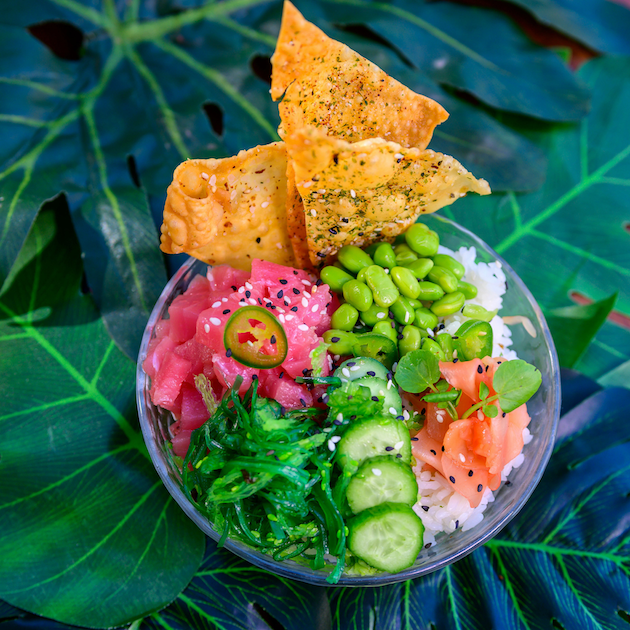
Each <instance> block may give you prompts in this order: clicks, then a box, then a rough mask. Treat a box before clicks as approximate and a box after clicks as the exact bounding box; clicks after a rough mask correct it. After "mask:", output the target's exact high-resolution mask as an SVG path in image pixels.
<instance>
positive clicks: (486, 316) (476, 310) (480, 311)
mask: <svg viewBox="0 0 630 630" xmlns="http://www.w3.org/2000/svg"><path fill="white" fill-rule="evenodd" d="M497 313H498V311H489V310H487V309H485V308H484V307H483V306H479V305H478V304H466V306H464V308H463V309H462V315H465V316H466V317H470V318H471V319H479V320H481V321H482V322H489V321H490V320H491V319H492V318H493V317H494V316H495V315H496V314H497Z"/></svg>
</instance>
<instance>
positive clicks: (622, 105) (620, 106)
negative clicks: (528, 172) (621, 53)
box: [446, 57, 630, 378]
mask: <svg viewBox="0 0 630 630" xmlns="http://www.w3.org/2000/svg"><path fill="white" fill-rule="evenodd" d="M580 75H581V76H582V78H583V79H584V80H585V81H586V82H587V83H588V84H589V85H590V86H591V87H592V90H593V94H594V99H593V110H592V112H591V113H590V114H589V115H588V117H587V118H585V119H584V121H583V122H582V123H580V124H578V125H573V126H568V127H564V128H560V129H558V130H557V131H556V132H555V133H554V134H552V135H545V137H544V142H546V143H549V146H548V158H549V170H548V173H547V180H546V182H545V185H544V186H543V187H542V188H541V189H540V190H538V191H536V192H534V193H530V194H526V195H516V194H509V193H508V194H505V195H492V196H491V197H476V198H473V197H466V198H465V199H462V200H461V203H457V204H455V205H453V206H451V208H452V211H451V210H447V212H446V214H449V215H450V216H452V217H454V218H455V220H457V221H458V222H460V223H462V224H464V225H468V226H469V227H470V228H471V229H472V230H474V231H475V232H476V233H477V234H478V235H479V236H481V238H483V239H484V240H485V241H486V242H488V243H489V244H490V245H491V246H493V247H494V249H495V250H496V251H497V252H498V253H499V254H501V255H502V256H504V257H505V259H506V260H507V261H508V262H509V263H510V264H511V265H512V266H513V267H514V268H515V270H516V272H517V273H518V274H519V276H520V277H521V278H522V279H523V281H524V282H525V284H526V285H527V286H528V287H529V289H530V290H531V291H532V293H533V294H534V296H535V297H536V298H537V300H538V301H539V303H540V304H541V305H542V306H543V308H544V309H548V310H549V309H555V308H559V307H565V306H570V305H571V304H573V302H572V301H571V300H570V298H569V296H570V294H571V292H575V293H577V294H578V295H580V296H583V297H585V298H587V299H590V300H591V301H600V300H603V299H605V298H608V297H610V296H611V295H613V294H615V293H617V292H619V296H618V298H617V301H616V304H615V310H617V311H619V312H620V313H621V314H626V315H627V314H628V313H630V291H628V288H629V287H630V233H629V232H628V229H627V227H628V185H630V141H629V138H630V115H628V112H629V111H630V64H629V63H628V59H627V58H624V57H620V58H612V57H611V58H602V59H597V60H593V61H591V62H589V63H588V64H586V65H585V66H584V67H583V68H582V69H581V70H580ZM629 358H630V331H628V329H624V328H622V327H620V326H618V325H616V324H614V323H611V322H607V323H606V324H605V325H604V326H603V327H602V329H601V330H600V331H599V333H598V334H597V336H596V337H595V341H594V343H592V344H591V345H590V346H589V348H588V349H587V350H586V352H585V354H584V355H583V356H582V358H581V359H580V360H579V361H578V362H577V363H576V364H575V367H576V368H577V369H578V370H580V371H582V372H584V373H585V374H587V375H590V376H591V377H594V378H598V377H599V376H601V375H603V374H605V373H606V372H608V371H610V370H611V369H613V368H614V367H616V366H617V365H619V364H620V363H622V362H624V361H627V360H628V359H629Z"/></svg>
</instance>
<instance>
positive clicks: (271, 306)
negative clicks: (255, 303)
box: [267, 304, 278, 311]
mask: <svg viewBox="0 0 630 630" xmlns="http://www.w3.org/2000/svg"><path fill="white" fill-rule="evenodd" d="M267 306H268V307H269V308H270V309H271V310H272V311H275V310H276V309H277V308H278V307H277V306H276V305H275V304H268V305H267Z"/></svg>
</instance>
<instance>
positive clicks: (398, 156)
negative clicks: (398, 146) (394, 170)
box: [394, 153, 405, 160]
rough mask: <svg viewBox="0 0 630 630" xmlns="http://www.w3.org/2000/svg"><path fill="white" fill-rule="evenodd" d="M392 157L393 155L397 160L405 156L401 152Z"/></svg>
mask: <svg viewBox="0 0 630 630" xmlns="http://www.w3.org/2000/svg"><path fill="white" fill-rule="evenodd" d="M394 157H395V158H396V159H397V160H402V159H403V158H404V157H405V156H404V155H403V154H402V153H396V154H395V155H394Z"/></svg>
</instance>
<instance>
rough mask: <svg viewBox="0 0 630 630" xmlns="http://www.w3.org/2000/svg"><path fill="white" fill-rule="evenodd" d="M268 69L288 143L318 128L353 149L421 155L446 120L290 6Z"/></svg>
mask: <svg viewBox="0 0 630 630" xmlns="http://www.w3.org/2000/svg"><path fill="white" fill-rule="evenodd" d="M271 62H272V68H273V72H272V77H271V97H272V98H273V99H274V100H278V99H279V98H281V97H282V95H283V94H284V98H283V99H282V102H281V103H280V106H279V108H280V118H281V120H282V124H281V126H280V130H279V131H280V135H281V137H283V138H286V137H287V136H290V135H291V134H292V133H294V132H296V131H298V130H299V129H302V128H303V127H305V126H306V125H314V126H315V127H321V128H323V129H324V130H325V131H326V132H327V133H328V134H329V135H331V136H334V137H337V138H343V139H344V140H347V141H348V142H356V141H358V140H365V139H366V138H375V137H379V138H384V139H385V140H393V141H395V142H398V143H399V144H401V145H402V146H405V147H419V148H421V149H424V148H425V147H426V146H427V145H428V144H429V141H430V140H431V136H432V135H433V130H434V129H435V127H436V125H439V124H440V123H441V122H444V121H445V120H446V119H447V118H448V114H447V112H446V111H445V110H444V108H443V107H442V106H441V105H440V104H439V103H436V102H435V101H434V100H432V99H430V98H427V97H426V96H421V95H420V94H416V93H415V92H413V91H411V90H410V89H409V88H408V87H406V86H404V85H403V84H402V83H399V82H398V81H396V80H395V79H392V78H391V77H390V76H388V75H387V74H386V73H385V72H384V71H383V70H381V69H380V68H379V67H378V66H376V65H375V64H373V63H372V62H371V61H368V60H367V59H365V58H364V57H362V56H361V55H359V54H358V53H356V52H354V51H353V50H352V49H351V48H348V46H346V45H345V44H342V43H341V42H338V41H335V40H334V39H331V38H330V37H328V36H327V35H326V34H325V33H324V32H323V31H321V30H320V29H319V28H317V27H316V26H315V25H314V24H311V23H310V22H308V21H307V20H305V19H304V17H303V16H302V14H301V13H300V12H299V11H298V10H297V9H296V8H295V7H294V6H293V5H292V4H291V3H290V2H289V1H288V0H286V1H285V3H284V10H283V13H282V25H281V27H280V34H279V36H278V43H277V45H276V50H275V52H274V54H273V57H272V58H271Z"/></svg>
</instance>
